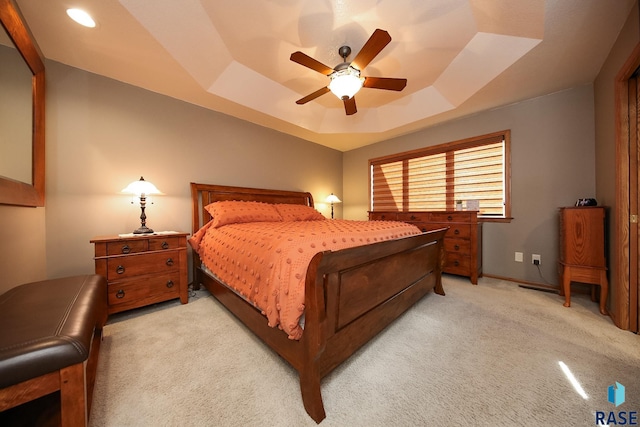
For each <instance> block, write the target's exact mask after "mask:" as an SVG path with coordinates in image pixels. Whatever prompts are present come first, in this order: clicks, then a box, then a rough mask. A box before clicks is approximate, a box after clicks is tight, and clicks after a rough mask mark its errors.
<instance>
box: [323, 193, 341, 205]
mask: <svg viewBox="0 0 640 427" xmlns="http://www.w3.org/2000/svg"><path fill="white" fill-rule="evenodd" d="M325 202H327V203H342V200H340V199H339V198H338V196H336V195H335V194H333V193H331V194H330V195H329V196H327V198H326V199H325Z"/></svg>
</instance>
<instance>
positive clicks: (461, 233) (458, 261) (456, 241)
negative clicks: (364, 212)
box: [369, 211, 482, 285]
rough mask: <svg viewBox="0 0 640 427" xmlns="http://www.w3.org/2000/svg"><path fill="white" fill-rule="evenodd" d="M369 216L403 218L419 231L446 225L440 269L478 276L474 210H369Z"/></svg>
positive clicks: (477, 225)
mask: <svg viewBox="0 0 640 427" xmlns="http://www.w3.org/2000/svg"><path fill="white" fill-rule="evenodd" d="M369 220H372V221H373V220H384V221H403V222H408V223H410V224H414V225H416V226H418V227H419V228H420V229H421V230H422V231H429V230H435V229H437V228H443V227H450V228H449V231H448V232H447V234H446V235H445V238H444V250H445V256H444V265H443V272H445V273H450V274H457V275H460V276H467V277H469V278H470V279H471V283H473V284H474V285H477V284H478V277H480V276H482V223H480V222H478V212H477V211H421V212H418V211H415V212H391V211H388V212H385V211H376V212H369Z"/></svg>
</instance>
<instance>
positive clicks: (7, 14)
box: [0, 0, 45, 207]
mask: <svg viewBox="0 0 640 427" xmlns="http://www.w3.org/2000/svg"><path fill="white" fill-rule="evenodd" d="M0 24H1V25H2V26H3V27H4V29H5V30H6V31H7V34H8V35H9V38H10V39H11V40H12V41H13V44H14V45H15V46H16V48H17V49H18V52H20V55H22V58H24V60H25V62H26V63H27V66H28V67H29V69H30V70H31V72H32V73H33V79H32V88H33V90H32V95H33V98H32V107H33V135H32V145H33V147H32V151H31V153H32V154H31V155H32V164H31V176H32V180H31V182H32V184H27V183H24V182H20V181H15V180H12V179H8V178H4V177H0V204H5V205H18V206H33V207H36V206H44V182H45V176H44V145H45V144H44V141H45V135H44V103H45V97H44V59H43V56H42V53H41V52H40V49H39V48H38V45H37V44H36V42H35V39H34V38H33V36H32V35H31V32H30V31H29V27H28V26H27V24H26V22H25V20H24V17H23V16H22V13H20V9H18V6H17V4H16V3H15V1H14V0H0Z"/></svg>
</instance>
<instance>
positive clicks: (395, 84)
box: [362, 77, 407, 91]
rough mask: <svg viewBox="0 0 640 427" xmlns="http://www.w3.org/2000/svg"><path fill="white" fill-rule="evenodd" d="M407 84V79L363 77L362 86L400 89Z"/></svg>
mask: <svg viewBox="0 0 640 427" xmlns="http://www.w3.org/2000/svg"><path fill="white" fill-rule="evenodd" d="M406 85H407V79H394V78H388V77H365V79H364V84H363V85H362V86H363V87H369V88H372V89H386V90H396V91H401V90H402V89H404V88H405V86H406Z"/></svg>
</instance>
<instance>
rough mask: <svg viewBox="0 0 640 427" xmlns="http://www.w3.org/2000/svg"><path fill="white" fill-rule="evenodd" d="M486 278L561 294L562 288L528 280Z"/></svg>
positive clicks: (491, 275)
mask: <svg viewBox="0 0 640 427" xmlns="http://www.w3.org/2000/svg"><path fill="white" fill-rule="evenodd" d="M483 276H484V277H490V278H492V279H498V280H506V281H509V282H514V283H519V284H522V285H525V286H526V287H529V288H532V289H539V290H541V291H548V292H558V293H559V292H560V287H559V286H553V285H547V284H546V283H537V282H530V281H528V280H520V279H514V278H513V277H504V276H498V275H495V274H486V273H485V274H483Z"/></svg>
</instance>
